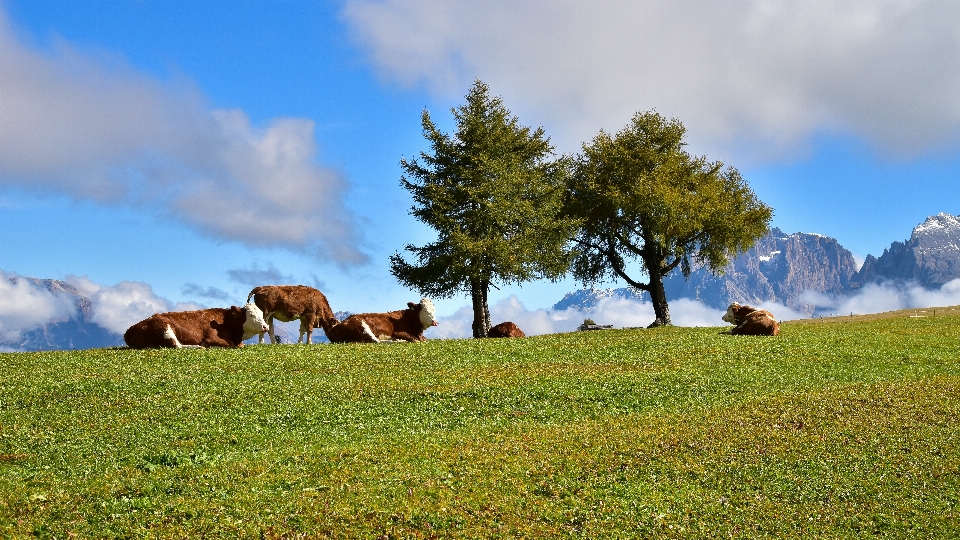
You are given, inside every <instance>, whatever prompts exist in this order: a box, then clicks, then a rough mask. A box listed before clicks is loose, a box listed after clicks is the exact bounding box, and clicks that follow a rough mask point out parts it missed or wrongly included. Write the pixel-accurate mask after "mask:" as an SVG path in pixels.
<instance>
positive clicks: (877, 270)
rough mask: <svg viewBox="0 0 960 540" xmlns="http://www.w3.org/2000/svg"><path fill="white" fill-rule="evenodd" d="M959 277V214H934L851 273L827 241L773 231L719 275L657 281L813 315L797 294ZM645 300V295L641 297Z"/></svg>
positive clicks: (695, 294) (580, 303)
mask: <svg viewBox="0 0 960 540" xmlns="http://www.w3.org/2000/svg"><path fill="white" fill-rule="evenodd" d="M957 278H960V216H953V215H951V214H947V213H940V214H937V215H935V216H930V217H928V218H927V219H926V220H925V221H924V222H923V223H921V224H919V225H917V226H916V227H914V229H913V232H912V233H911V235H910V238H909V239H907V240H905V241H903V242H893V243H892V244H891V245H890V247H889V248H887V249H885V250H884V251H883V254H882V255H880V257H874V256H873V255H868V256H867V257H866V259H865V260H864V263H863V265H862V266H861V267H860V268H859V269H857V264H856V261H854V258H853V254H852V253H850V251H849V250H847V249H846V248H844V247H843V246H842V245H840V243H839V242H838V241H837V240H836V239H835V238H830V237H828V236H823V235H820V234H811V233H794V234H785V233H784V232H783V231H781V230H780V229H777V228H773V229H771V230H770V232H769V234H767V235H766V236H764V237H763V238H761V239H760V240H758V241H757V243H756V244H755V245H754V246H753V248H751V249H750V250H749V251H747V252H746V253H743V254H741V255H740V256H738V257H737V258H736V259H734V260H733V261H731V262H730V263H729V264H728V265H727V266H726V267H725V268H724V270H723V272H722V273H721V274H719V275H717V274H714V273H713V272H711V271H710V270H709V269H707V268H695V269H694V270H693V271H692V272H691V274H690V277H689V278H688V279H685V278H684V277H683V275H682V274H680V273H679V272H673V273H671V274H670V275H669V276H667V278H666V279H665V280H664V288H665V289H666V293H667V299H668V300H673V299H677V298H691V299H695V300H699V301H701V302H703V303H704V304H706V305H708V306H710V307H714V308H717V309H726V307H727V306H728V305H730V303H731V302H740V303H741V304H759V303H762V302H776V303H778V304H782V305H785V306H788V307H790V308H791V309H793V310H795V311H797V312H799V313H804V314H806V315H813V314H814V313H815V310H816V306H815V305H813V304H811V303H810V302H808V301H807V300H806V299H807V298H809V295H805V294H804V293H805V292H808V291H809V292H816V293H822V294H825V295H843V294H848V293H853V292H856V291H857V290H859V289H861V288H862V287H864V286H865V285H867V284H870V283H884V282H893V283H906V282H912V283H916V284H918V285H921V286H923V287H925V288H928V289H934V288H937V287H939V286H941V285H943V284H945V283H947V282H948V281H950V280H953V279H957ZM629 295H632V296H633V297H639V298H644V297H645V295H646V293H643V295H640V294H639V293H638V292H637V291H635V290H633V289H632V288H620V289H591V288H588V289H581V290H579V291H575V292H572V293H569V294H567V295H566V296H565V297H564V298H563V299H562V300H561V301H560V302H557V303H556V304H554V306H553V307H554V309H567V308H570V307H575V308H579V309H587V308H590V307H593V306H595V305H596V304H597V303H598V302H599V301H600V300H602V299H604V298H609V297H619V298H625V297H628V296H629ZM646 298H647V299H649V297H646Z"/></svg>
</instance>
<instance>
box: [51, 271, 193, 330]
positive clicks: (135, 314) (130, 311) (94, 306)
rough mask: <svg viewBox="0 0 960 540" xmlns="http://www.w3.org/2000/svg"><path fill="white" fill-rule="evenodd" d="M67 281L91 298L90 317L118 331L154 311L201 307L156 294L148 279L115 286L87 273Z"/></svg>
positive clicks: (97, 322) (184, 309)
mask: <svg viewBox="0 0 960 540" xmlns="http://www.w3.org/2000/svg"><path fill="white" fill-rule="evenodd" d="M66 282H67V283H68V284H70V285H73V286H74V287H76V288H77V290H78V291H80V293H81V294H83V295H84V296H86V297H87V298H89V299H90V303H91V317H90V318H91V321H92V322H93V323H95V324H97V325H99V326H102V327H103V328H106V329H107V330H109V331H111V332H114V333H117V334H123V333H124V332H126V331H127V328H129V327H130V326H131V325H133V324H135V323H137V322H139V321H141V320H143V319H146V318H147V317H149V316H151V315H153V314H154V313H161V312H167V311H188V310H194V309H201V308H202V306H200V305H199V304H195V303H193V302H178V303H176V304H174V303H172V302H170V301H169V300H167V299H165V298H162V297H160V296H157V294H156V293H154V292H153V288H152V287H150V285H147V284H146V283H140V282H133V281H121V282H120V283H118V284H116V285H114V286H105V285H99V284H97V283H94V282H93V281H91V280H90V279H89V278H88V277H86V276H83V277H77V276H68V277H67V279H66Z"/></svg>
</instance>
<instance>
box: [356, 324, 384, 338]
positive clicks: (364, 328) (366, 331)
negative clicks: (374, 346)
mask: <svg viewBox="0 0 960 540" xmlns="http://www.w3.org/2000/svg"><path fill="white" fill-rule="evenodd" d="M360 326H361V328H362V331H363V334H362V336H363V337H366V338H367V339H369V340H370V343H380V340H379V339H378V338H377V335H376V334H374V333H373V330H371V329H370V325H368V324H367V321H360Z"/></svg>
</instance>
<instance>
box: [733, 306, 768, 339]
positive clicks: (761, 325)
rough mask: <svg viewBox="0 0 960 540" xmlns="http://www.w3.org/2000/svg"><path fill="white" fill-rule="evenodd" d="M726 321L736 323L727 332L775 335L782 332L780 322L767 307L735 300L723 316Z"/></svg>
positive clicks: (748, 334) (745, 334)
mask: <svg viewBox="0 0 960 540" xmlns="http://www.w3.org/2000/svg"><path fill="white" fill-rule="evenodd" d="M722 318H723V320H724V321H725V322H728V323H730V324H732V325H734V327H733V328H731V329H730V330H728V331H727V332H725V333H727V334H733V335H742V336H775V335H777V334H779V333H780V323H778V322H777V319H775V318H774V317H773V314H772V313H770V312H769V311H767V310H765V309H757V308H752V307H750V306H741V305H740V304H739V303H737V302H734V303H732V304H730V307H728V308H727V313H726V314H725V315H724V316H723V317H722Z"/></svg>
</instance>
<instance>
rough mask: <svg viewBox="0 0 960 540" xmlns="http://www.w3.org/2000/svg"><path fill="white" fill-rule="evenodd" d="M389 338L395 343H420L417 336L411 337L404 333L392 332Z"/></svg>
mask: <svg viewBox="0 0 960 540" xmlns="http://www.w3.org/2000/svg"><path fill="white" fill-rule="evenodd" d="M390 337H391V338H392V339H394V340H396V341H420V339H419V337H418V336H411V335H410V334H408V333H406V332H394V333H393V335H392V336H390Z"/></svg>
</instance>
